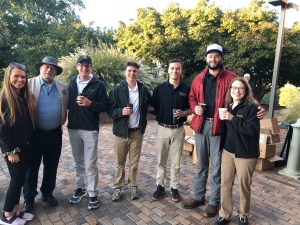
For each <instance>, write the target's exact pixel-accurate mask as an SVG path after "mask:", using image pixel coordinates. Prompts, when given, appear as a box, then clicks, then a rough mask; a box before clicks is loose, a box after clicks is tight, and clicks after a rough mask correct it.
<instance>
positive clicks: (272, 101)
mask: <svg viewBox="0 0 300 225" xmlns="http://www.w3.org/2000/svg"><path fill="white" fill-rule="evenodd" d="M285 11H286V5H284V4H283V5H281V13H280V22H279V27H278V37H277V45H276V53H275V60H274V69H273V78H272V87H271V94H270V102H269V118H273V116H274V104H275V97H276V90H277V81H278V75H279V68H280V59H281V49H282V41H283V34H284V20H285Z"/></svg>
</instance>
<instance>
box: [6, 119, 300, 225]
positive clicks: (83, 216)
mask: <svg viewBox="0 0 300 225" xmlns="http://www.w3.org/2000/svg"><path fill="white" fill-rule="evenodd" d="M155 129H156V122H155V121H149V126H148V127H147V131H146V134H145V138H144V144H143V150H142V156H141V163H140V165H139V175H138V180H139V190H140V192H141V198H140V200H139V201H131V200H130V195H129V193H128V188H127V186H125V187H124V190H123V194H124V195H123V198H122V200H121V202H119V203H113V202H111V194H112V184H113V177H114V165H115V157H114V151H113V144H114V143H113V135H112V133H111V124H106V125H102V126H101V129H100V134H99V168H100V170H99V175H100V182H99V186H100V194H99V199H100V207H99V208H98V209H96V210H93V211H90V210H88V209H87V202H88V199H87V198H84V199H83V200H82V201H81V202H80V203H78V204H75V205H70V203H69V198H70V197H71V195H72V194H73V191H74V186H73V184H74V172H73V159H72V153H71V147H70V144H69V142H68V134H67V130H66V128H65V132H64V136H63V151H62V156H61V160H60V164H59V169H58V175H57V185H56V189H55V193H54V194H55V196H56V197H57V198H58V200H59V205H58V206H57V207H54V208H52V207H50V206H48V205H47V204H45V203H44V202H43V201H41V199H40V198H41V196H40V194H39V195H38V196H37V198H36V203H35V208H34V211H33V214H34V215H35V216H36V218H35V219H34V220H33V221H31V222H28V223H27V224H45V225H46V224H57V225H58V224H93V225H96V224H205V225H208V224H213V221H215V220H216V218H217V217H215V218H210V219H207V218H205V217H204V216H203V212H204V209H205V207H206V206H201V207H198V208H196V209H192V210H185V209H182V208H181V206H180V203H174V202H173V201H172V199H171V198H170V196H171V195H170V193H169V192H167V193H166V194H165V196H164V198H163V199H161V200H160V201H156V202H153V201H152V199H151V197H152V194H153V192H154V190H155V186H156V184H155V177H156V150H155ZM284 135H285V133H283V135H282V136H283V137H282V139H284ZM282 141H283V140H282ZM278 147H280V146H278ZM0 167H1V170H0V185H1V186H0V208H1V209H2V208H3V204H4V198H5V192H6V190H7V188H8V183H9V173H8V170H7V166H6V163H5V161H4V160H3V158H2V157H1V158H0ZM278 170H279V169H278V168H276V169H273V170H270V171H263V172H261V171H255V173H254V177H253V184H252V190H253V191H252V202H251V216H250V221H249V222H250V224H262V225H267V224H272V225H274V224H300V182H299V181H298V180H293V179H291V178H288V177H283V176H281V175H279V174H278V173H277V171H278ZM194 171H195V165H193V164H192V158H191V156H183V157H182V161H181V173H180V193H181V196H182V197H183V198H188V197H191V196H192V193H193V190H192V184H193V177H194ZM41 173H42V170H41V171H40V175H41ZM39 182H40V180H39ZM233 188H234V196H233V200H234V203H233V204H234V215H233V217H232V222H231V223H230V224H231V225H233V224H237V222H238V220H237V207H238V202H239V197H238V196H239V195H238V194H239V192H238V186H237V185H234V187H233ZM209 193H210V187H209V185H208V191H207V194H206V200H208V196H209ZM21 201H23V200H21Z"/></svg>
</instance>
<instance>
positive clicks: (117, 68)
mask: <svg viewBox="0 0 300 225" xmlns="http://www.w3.org/2000/svg"><path fill="white" fill-rule="evenodd" d="M80 55H89V56H90V57H91V58H92V60H93V70H92V73H93V75H95V76H97V77H98V78H99V79H100V80H102V81H103V82H104V83H105V84H106V88H107V91H108V92H109V91H110V90H111V89H112V88H113V87H114V86H116V85H118V84H119V83H120V82H121V80H123V79H124V72H123V71H124V65H125V63H126V62H127V61H136V62H138V63H139V64H142V61H141V60H140V59H138V58H137V57H136V56H135V55H134V54H132V53H126V52H125V53H124V52H122V51H120V49H118V48H116V47H114V46H109V45H107V44H105V43H102V42H99V43H98V45H94V44H93V43H90V44H89V45H88V46H86V47H84V48H80V49H77V50H76V51H75V53H71V54H70V55H69V56H64V57H61V58H60V59H59V61H60V66H61V67H62V68H63V69H64V71H63V73H62V74H61V75H59V76H58V77H57V79H59V80H61V81H62V82H64V83H67V82H68V80H69V79H70V78H71V77H72V76H73V75H76V74H78V72H77V70H76V67H75V66H76V62H77V59H78V57H79V56H80ZM139 72H140V75H139V78H138V79H139V80H140V81H141V82H143V83H144V84H145V85H146V86H147V87H148V88H149V90H150V91H152V90H153V89H154V88H155V87H156V85H157V84H159V83H161V82H162V81H163V79H164V74H163V72H162V71H161V70H159V69H157V68H155V69H153V68H150V67H148V66H144V65H143V64H142V66H141V68H140V70H139Z"/></svg>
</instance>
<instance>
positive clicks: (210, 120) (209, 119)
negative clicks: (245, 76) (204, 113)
mask: <svg viewBox="0 0 300 225" xmlns="http://www.w3.org/2000/svg"><path fill="white" fill-rule="evenodd" d="M205 120H208V121H209V122H213V121H214V118H209V117H205Z"/></svg>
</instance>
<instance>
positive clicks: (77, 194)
mask: <svg viewBox="0 0 300 225" xmlns="http://www.w3.org/2000/svg"><path fill="white" fill-rule="evenodd" d="M86 195H87V191H86V189H82V188H77V189H76V191H75V194H74V195H73V196H72V197H71V199H70V203H78V202H80V201H81V199H82V198H83V197H84V196H86Z"/></svg>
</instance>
